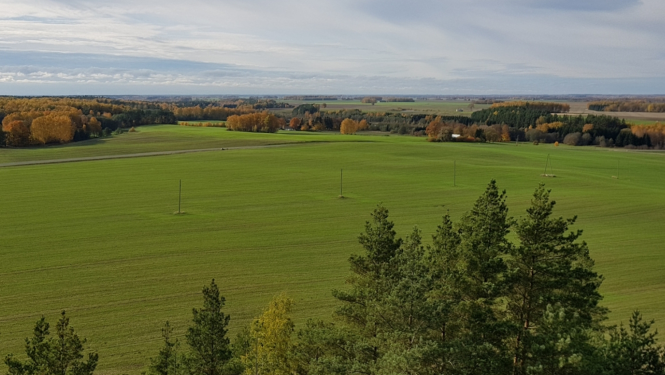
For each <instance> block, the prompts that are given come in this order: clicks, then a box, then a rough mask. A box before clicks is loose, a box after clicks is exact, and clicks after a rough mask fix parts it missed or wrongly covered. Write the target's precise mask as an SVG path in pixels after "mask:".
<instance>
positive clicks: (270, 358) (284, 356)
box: [241, 294, 296, 375]
mask: <svg viewBox="0 0 665 375" xmlns="http://www.w3.org/2000/svg"><path fill="white" fill-rule="evenodd" d="M292 307H293V300H292V299H291V298H288V297H286V296H285V295H284V294H282V295H279V296H277V297H275V298H273V300H272V301H270V305H268V308H267V309H266V310H264V311H263V313H262V314H261V316H259V317H258V318H257V319H256V320H254V321H253V322H252V325H251V329H250V343H251V345H252V348H251V349H250V350H249V352H248V353H247V354H246V355H244V356H242V358H241V360H242V362H243V364H244V365H245V369H246V370H245V374H247V375H253V374H255V373H258V374H270V375H288V374H292V373H293V371H294V369H295V367H296V363H295V359H294V358H293V357H292V355H291V349H292V347H293V340H292V338H291V337H292V334H293V331H294V324H293V322H292V321H291V317H290V315H291V309H292Z"/></svg>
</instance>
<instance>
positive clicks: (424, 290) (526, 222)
mask: <svg viewBox="0 0 665 375" xmlns="http://www.w3.org/2000/svg"><path fill="white" fill-rule="evenodd" d="M555 204H556V203H555V202H554V201H553V200H551V198H550V191H549V190H546V189H545V188H544V186H543V185H540V186H539V187H538V188H537V189H536V190H535V192H534V194H533V197H532V200H531V205H530V207H529V208H528V209H527V210H526V214H525V215H524V216H523V217H522V218H520V219H515V218H513V217H511V216H510V214H509V210H508V206H507V204H506V192H505V191H500V190H499V188H498V187H497V185H496V183H495V182H494V181H492V182H490V184H489V185H488V186H487V188H486V190H485V192H484V193H483V194H482V195H481V196H480V197H479V198H478V199H477V201H476V202H475V203H474V205H473V206H472V207H471V209H470V210H469V211H468V212H467V213H466V214H464V215H463V216H462V217H461V218H460V219H459V220H458V221H456V222H454V221H453V220H452V219H451V217H450V216H449V215H444V217H443V219H442V221H441V222H440V224H439V226H438V227H437V229H436V231H435V233H434V234H433V235H432V241H431V244H429V245H424V244H423V238H422V233H421V231H420V230H419V229H418V228H414V229H413V231H412V232H411V233H410V234H409V235H408V236H406V237H405V238H402V237H399V236H398V235H397V233H396V231H395V230H394V223H393V222H392V221H391V220H390V218H389V212H388V210H387V209H385V208H384V207H381V206H379V207H377V209H375V210H374V212H373V213H372V219H371V221H368V222H367V223H366V224H365V230H364V232H363V233H361V235H360V236H359V238H358V240H359V243H360V245H361V246H362V248H363V251H362V252H361V253H360V254H357V255H352V256H351V257H350V258H349V265H350V270H351V275H350V276H349V278H348V279H347V286H346V287H345V288H343V289H338V290H334V291H333V296H334V297H335V299H336V300H337V307H336V308H335V310H334V312H333V321H332V322H329V321H322V320H315V319H310V320H309V321H307V323H306V324H305V325H304V326H303V327H301V328H300V329H298V330H296V327H295V325H294V323H293V321H292V320H291V313H292V309H293V300H291V299H290V298H288V297H286V296H284V295H280V296H277V297H276V298H274V299H273V301H271V302H270V304H269V306H268V307H267V308H266V309H265V310H264V311H263V312H262V313H261V314H260V315H259V316H258V317H257V318H256V319H255V320H253V321H252V323H251V324H250V325H249V326H247V327H245V328H244V329H242V330H241V332H240V333H239V334H238V335H237V336H236V338H235V339H234V340H233V341H231V339H230V338H229V337H228V330H227V327H228V324H229V321H230V317H229V316H228V315H227V314H225V313H224V312H223V307H224V304H225V299H224V297H223V296H221V294H220V291H219V287H218V286H217V284H216V283H215V280H213V281H212V282H211V283H210V285H208V286H205V287H204V288H203V306H202V307H201V308H195V309H193V311H192V321H191V323H190V327H189V328H188V329H187V332H186V334H185V337H184V339H185V340H184V344H185V345H182V344H183V343H181V342H180V340H179V339H177V338H175V337H174V336H173V327H171V326H170V324H169V322H166V323H165V325H164V329H163V330H162V339H163V340H162V341H163V346H162V348H161V349H160V350H159V352H158V353H156V356H155V357H153V358H152V359H150V361H149V364H148V368H147V373H148V374H150V375H179V374H182V375H184V374H190V375H199V374H200V375H223V374H246V375H251V374H298V375H309V374H312V375H314V374H317V375H318V374H340V375H341V374H367V375H374V374H376V375H379V374H414V375H416V374H417V375H427V374H432V375H434V374H451V375H476V374H478V375H481V374H482V375H484V374H497V375H501V374H505V375H509V374H510V375H526V374H549V375H558V374H561V375H577V374H579V375H633V374H644V375H647V374H649V375H663V374H665V348H663V346H661V345H660V344H658V342H657V332H655V331H654V330H653V329H652V326H653V321H647V320H644V318H643V317H642V315H641V314H640V313H639V312H637V311H635V312H634V313H633V314H632V316H631V317H630V319H629V323H628V325H627V326H624V325H623V324H622V325H620V326H608V325H606V324H605V323H604V321H605V320H606V316H607V313H608V310H607V309H606V308H604V307H603V306H602V305H601V304H600V302H601V301H602V296H601V294H600V292H599V288H600V286H601V284H602V281H603V277H602V276H600V275H599V274H598V273H597V272H596V271H595V270H594V262H593V259H592V258H591V257H590V255H589V249H588V247H587V244H586V243H585V242H584V241H582V240H581V236H582V231H581V230H571V227H572V226H573V225H574V224H575V221H576V217H572V218H562V217H557V216H555V215H554V207H555ZM511 232H514V234H511ZM509 237H510V238H514V239H515V240H514V241H511V240H509ZM62 319H65V316H64V313H63V316H62ZM62 319H61V321H62ZM66 323H68V320H67V321H66V322H63V323H59V324H58V338H49V336H48V325H47V324H45V321H44V319H43V318H42V319H41V320H40V321H39V322H37V324H36V326H35V330H34V334H33V337H32V338H30V339H27V340H26V355H27V357H28V359H26V360H24V361H21V360H18V359H17V358H16V357H14V356H11V355H9V356H7V357H6V358H5V363H6V364H7V365H8V366H9V368H10V371H9V373H10V374H11V375H23V374H26V375H27V374H56V373H57V374H81V375H84V374H91V373H92V371H94V367H95V365H96V362H97V358H98V357H97V354H95V353H90V354H89V355H88V360H87V361H83V360H82V359H83V345H82V344H83V343H84V342H85V341H83V340H80V339H78V338H77V337H76V338H74V337H75V335H74V333H73V329H69V328H63V329H61V327H67V324H66ZM60 332H65V334H61V333H60ZM67 340H69V341H67ZM63 342H71V343H73V344H71V345H69V346H67V345H63ZM63 347H67V348H71V350H69V351H68V352H67V353H68V354H67V355H66V356H63V355H61V353H62V351H61V349H60V348H63Z"/></svg>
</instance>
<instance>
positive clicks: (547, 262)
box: [507, 184, 605, 373]
mask: <svg viewBox="0 0 665 375" xmlns="http://www.w3.org/2000/svg"><path fill="white" fill-rule="evenodd" d="M555 204H556V202H555V201H551V200H550V192H549V191H548V190H545V188H544V185H542V184H541V185H540V186H539V187H538V188H537V189H536V191H535V193H534V195H533V199H532V201H531V207H529V209H527V216H526V217H525V218H523V219H522V220H520V221H519V223H518V224H517V226H516V232H517V236H518V238H519V241H520V245H519V246H517V247H513V248H511V254H510V255H511V257H510V259H509V260H508V266H509V272H508V276H507V283H508V284H509V291H508V305H507V310H508V311H507V312H508V315H509V319H510V320H511V321H512V322H513V324H514V325H515V326H516V328H517V331H516V332H517V333H516V335H515V338H514V347H515V353H514V356H513V362H514V364H515V367H516V372H517V373H523V372H524V371H525V369H526V368H527V367H529V366H531V365H530V364H529V363H528V362H529V361H532V362H533V361H535V362H538V361H539V359H541V358H543V357H542V356H540V355H536V354H535V353H531V352H530V350H531V348H533V347H534V345H533V344H532V342H531V341H532V340H533V338H534V336H536V335H538V334H540V329H539V328H538V327H539V326H540V325H541V322H542V319H544V318H545V317H546V316H547V314H545V313H546V310H547V309H548V306H558V307H557V309H560V310H561V311H562V312H561V314H564V315H569V316H575V319H576V322H577V325H576V326H575V327H576V328H575V329H589V328H592V325H593V324H595V323H596V322H598V320H600V319H602V318H603V316H604V313H605V310H604V309H602V308H600V307H599V306H598V302H599V301H600V299H601V296H600V293H599V292H598V288H599V287H600V284H601V282H602V278H601V277H600V276H598V274H597V273H595V272H594V271H593V261H592V260H591V258H590V257H589V250H588V248H587V245H586V243H584V242H577V240H578V239H579V237H580V236H581V234H582V231H574V232H570V233H567V232H568V228H569V226H570V225H573V224H574V223H575V220H576V217H573V218H571V219H563V218H561V217H559V218H555V217H552V212H553V208H554V205H555ZM557 314H558V313H557Z"/></svg>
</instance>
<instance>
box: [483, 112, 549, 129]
mask: <svg viewBox="0 0 665 375" xmlns="http://www.w3.org/2000/svg"><path fill="white" fill-rule="evenodd" d="M549 115H550V113H549V112H547V111H543V110H540V109H534V108H525V107H499V108H487V109H483V110H480V111H476V112H473V113H472V114H471V119H472V120H473V121H474V122H476V123H477V124H484V125H494V124H506V125H508V126H511V127H516V128H528V127H529V126H531V125H535V124H536V120H538V118H539V117H541V116H545V117H547V116H549Z"/></svg>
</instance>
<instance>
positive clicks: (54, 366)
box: [5, 311, 99, 375]
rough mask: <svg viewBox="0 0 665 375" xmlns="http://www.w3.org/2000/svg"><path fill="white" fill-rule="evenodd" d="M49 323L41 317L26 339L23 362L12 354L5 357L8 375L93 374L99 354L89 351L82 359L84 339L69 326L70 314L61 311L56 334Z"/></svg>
mask: <svg viewBox="0 0 665 375" xmlns="http://www.w3.org/2000/svg"><path fill="white" fill-rule="evenodd" d="M49 329H50V326H49V324H48V323H47V322H46V319H45V318H44V317H42V318H41V319H40V320H39V321H38V322H37V324H35V329H34V331H33V337H32V338H31V339H26V340H25V351H26V354H27V355H28V360H27V361H25V362H22V361H20V360H17V359H15V358H14V356H12V355H11V354H10V355H8V356H7V357H6V358H5V364H6V365H7V367H9V371H8V373H9V374H10V375H42V374H44V375H92V373H93V372H94V371H95V369H96V368H97V362H98V360H99V356H98V355H97V353H94V352H89V353H88V359H87V360H86V361H83V357H84V356H83V351H84V344H85V342H86V340H85V339H81V338H79V336H78V335H77V334H76V333H75V332H74V328H73V327H70V326H69V318H68V317H67V316H66V315H65V312H64V311H63V312H62V314H61V317H60V320H58V323H57V324H56V337H51V336H50V331H49Z"/></svg>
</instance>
